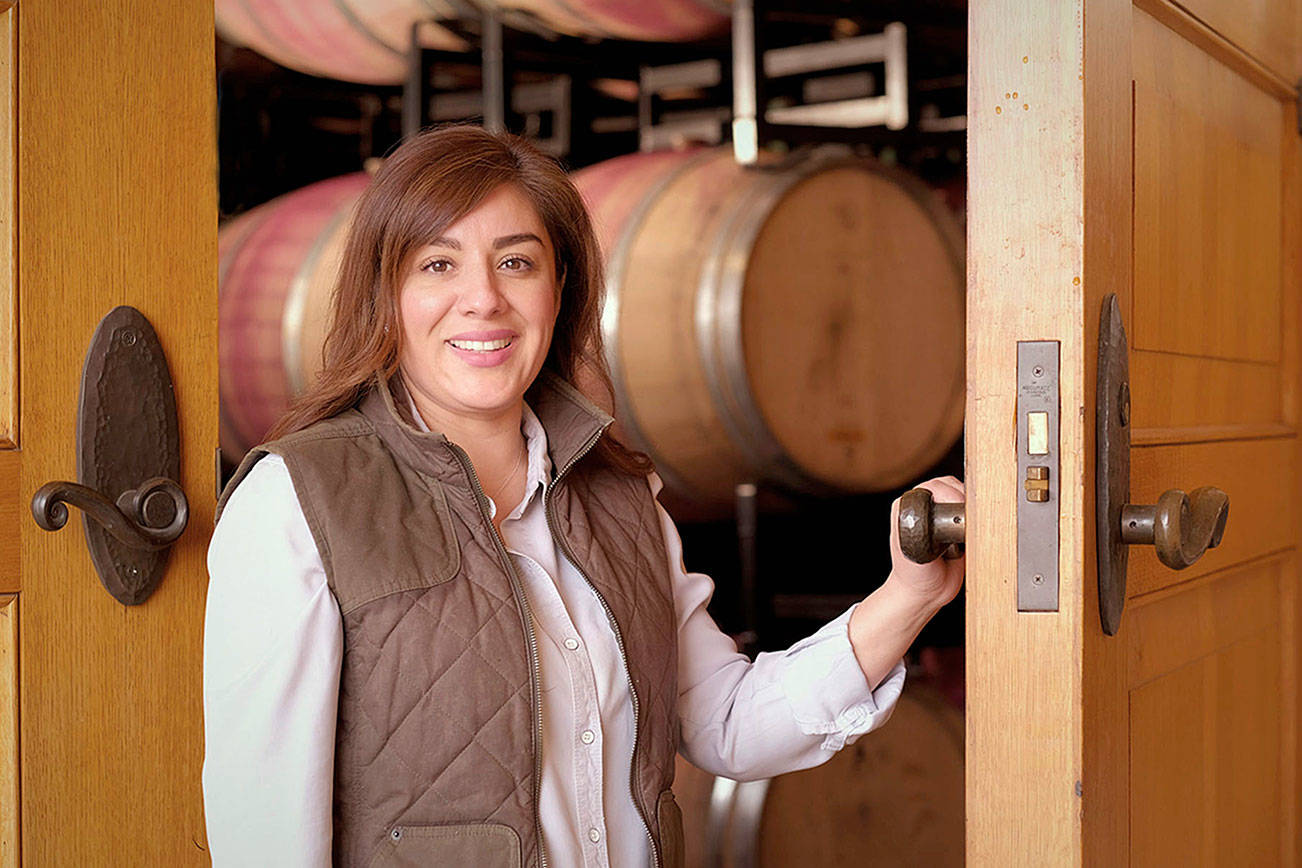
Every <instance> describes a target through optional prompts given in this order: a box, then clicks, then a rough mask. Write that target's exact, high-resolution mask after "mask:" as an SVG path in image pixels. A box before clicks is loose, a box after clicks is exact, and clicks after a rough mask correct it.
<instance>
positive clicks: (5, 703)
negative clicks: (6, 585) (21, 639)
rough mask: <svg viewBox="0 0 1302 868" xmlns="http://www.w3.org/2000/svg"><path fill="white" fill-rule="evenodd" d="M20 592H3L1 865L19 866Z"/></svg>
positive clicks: (0, 627)
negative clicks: (18, 593)
mask: <svg viewBox="0 0 1302 868" xmlns="http://www.w3.org/2000/svg"><path fill="white" fill-rule="evenodd" d="M18 818H19V814H18V595H17V594H4V595H0V868H17V865H18V832H19V825H18V823H19V820H18Z"/></svg>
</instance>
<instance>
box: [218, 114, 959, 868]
mask: <svg viewBox="0 0 1302 868" xmlns="http://www.w3.org/2000/svg"><path fill="white" fill-rule="evenodd" d="M601 286H602V279H601V261H600V254H599V250H598V248H597V243H596V241H595V238H594V235H593V231H592V227H591V224H590V220H589V217H588V215H587V213H586V211H585V209H584V207H583V204H582V201H581V199H580V197H579V195H578V193H577V192H576V191H575V189H574V187H573V185H572V184H571V183H570V181H569V179H568V178H567V177H566V175H565V174H564V172H563V171H562V170H561V169H560V168H559V167H558V165H557V164H556V163H555V162H554V161H552V160H551V159H550V158H548V157H546V156H544V155H542V154H540V153H539V152H537V151H536V150H534V149H533V148H532V147H531V146H530V145H528V144H527V143H526V142H524V141H523V140H521V139H518V138H515V137H512V136H507V135H500V136H497V135H491V134H489V133H487V132H485V131H483V130H482V129H480V128H478V127H469V126H456V127H445V128H442V129H436V130H432V131H427V132H425V133H422V134H420V135H418V136H415V137H413V138H412V139H410V140H408V141H407V142H405V143H404V144H403V145H402V146H401V147H400V148H398V149H397V150H396V151H395V152H394V154H393V155H392V156H391V157H390V158H389V159H388V160H387V161H386V162H385V164H384V166H383V168H382V169H381V170H380V172H379V173H378V174H377V175H376V177H375V180H374V182H373V184H372V185H371V187H370V188H369V189H368V190H367V192H366V193H365V194H364V195H363V196H362V199H361V200H360V202H359V203H358V206H357V211H356V215H355V219H354V225H353V228H352V230H351V234H350V236H349V239H348V243H347V247H346V250H345V253H344V258H343V264H342V268H341V272H340V278H339V283H338V286H337V288H336V295H335V299H334V312H333V317H334V319H333V322H334V326H333V328H332V331H331V333H330V335H329V338H328V339H327V342H326V365H325V369H324V372H323V374H322V376H321V378H320V379H319V381H318V383H317V384H316V386H315V387H314V389H313V390H312V391H311V392H310V393H308V394H307V395H306V396H304V398H303V399H302V400H301V401H299V402H298V403H297V404H296V405H295V407H294V408H293V409H292V410H291V411H290V413H289V414H288V415H287V416H286V417H285V419H283V420H282V421H281V422H280V424H279V425H278V426H277V428H276V430H275V431H273V432H272V434H271V435H270V436H271V440H270V442H268V443H266V444H263V445H262V446H261V447H258V448H257V449H255V450H254V451H253V452H251V453H250V455H249V456H248V457H247V458H246V459H245V460H244V462H243V463H242V464H241V466H240V469H239V470H238V471H237V473H236V476H235V478H234V479H233V480H232V482H231V484H230V485H229V486H228V487H227V490H226V491H225V493H224V494H223V497H222V500H221V502H220V503H219V504H218V516H219V523H218V525H217V528H216V531H215V533H214V535H213V539H212V544H211V548H210V550H209V571H210V574H211V582H210V585H209V595H208V612H207V624H206V634H205V655H204V702H205V716H206V729H207V745H206V758H205V764H204V790H205V807H206V811H207V820H208V833H209V845H210V850H211V852H212V855H213V860H214V863H215V864H219V865H220V864H276V865H278V866H285V865H299V864H302V865H323V864H329V863H330V861H331V857H332V855H333V859H334V860H335V861H336V862H337V863H339V864H346V865H374V864H410V865H418V864H420V865H503V866H506V865H509V866H516V865H530V866H533V865H540V864H550V865H556V866H570V865H613V866H634V865H650V864H657V865H665V866H675V865H678V864H680V861H681V838H680V835H681V830H680V816H679V815H678V810H677V806H676V805H675V804H674V801H673V796H672V794H671V792H670V784H671V781H672V777H673V764H674V754H675V751H676V750H682V752H683V754H684V756H686V757H687V758H688V759H689V760H691V761H692V762H693V763H695V764H696V765H698V766H700V767H701V768H703V769H705V770H707V771H710V772H714V773H717V774H724V775H728V776H730V777H734V778H741V779H745V778H756V777H764V776H769V775H773V774H778V773H781V772H785V771H791V770H794V769H797V768H804V767H808V766H812V765H816V764H818V763H820V762H823V761H825V760H827V759H828V758H829V757H831V756H832V755H833V753H835V751H836V750H838V749H839V748H841V747H842V746H843V745H845V744H848V743H850V742H852V741H853V740H854V739H856V738H857V737H858V736H860V735H862V734H863V733H865V732H867V731H869V730H870V729H872V728H874V727H876V726H879V725H880V724H881V723H883V722H884V721H885V719H886V718H887V717H888V716H889V714H890V710H891V708H892V706H893V704H894V702H895V700H896V698H897V697H898V696H899V692H900V689H901V687H902V684H903V678H904V669H903V666H902V663H901V657H902V655H903V653H904V651H905V650H906V649H907V648H908V646H909V644H910V643H911V642H912V641H913V639H914V638H915V637H916V635H917V633H918V631H919V630H920V629H921V627H922V625H923V624H925V623H926V621H927V620H928V619H929V618H930V617H931V615H932V614H934V613H935V611H936V610H937V609H939V607H940V606H942V605H943V604H944V603H946V602H948V601H949V600H950V599H952V598H953V596H954V595H955V594H956V593H957V591H958V588H959V585H960V584H961V582H962V576H963V566H962V561H961V560H956V561H947V562H946V561H939V562H936V563H933V564H928V565H923V566H919V565H916V564H912V563H909V562H908V561H906V560H904V559H903V558H902V557H901V556H900V554H899V548H898V543H897V542H896V540H895V536H894V533H892V536H891V540H892V541H891V546H892V554H893V556H894V569H893V570H892V573H891V575H890V577H889V578H888V579H887V581H886V582H885V584H884V585H882V586H881V587H880V588H879V589H878V590H876V591H874V592H873V594H871V595H870V596H869V597H868V598H867V599H865V600H864V601H863V602H861V603H859V604H858V605H857V606H855V607H853V608H852V609H850V610H849V611H847V612H846V613H845V614H843V615H842V616H841V617H840V618H838V619H836V620H835V621H833V622H831V623H830V624H828V625H826V626H825V627H824V628H822V629H821V630H819V631H818V632H817V633H815V634H814V635H813V636H811V637H809V638H807V639H805V640H802V641H801V642H799V643H797V644H796V645H795V646H793V647H792V648H791V649H788V650H787V651H786V652H783V653H770V654H761V655H759V656H758V657H757V658H756V660H755V661H754V662H751V661H749V660H748V659H747V658H746V657H745V656H743V655H741V654H739V653H737V650H736V647H735V645H734V644H733V642H732V641H731V640H730V639H728V637H727V636H725V635H724V634H723V633H721V632H720V631H719V630H718V628H717V627H716V626H715V624H714V622H713V621H712V620H711V619H710V616H709V615H708V614H707V612H706V609H705V606H706V603H707V602H708V601H709V599H710V596H711V594H712V592H713V586H712V584H711V582H710V580H709V578H708V577H706V576H703V575H700V574H695V573H688V572H686V570H685V568H684V567H683V563H682V556H681V550H680V543H679V539H678V535H677V532H676V530H675V528H674V525H673V523H672V521H671V520H670V519H669V517H668V515H667V514H666V513H665V512H664V510H663V509H662V508H660V506H659V505H658V503H657V502H656V499H655V497H656V493H657V492H658V490H659V486H660V483H659V480H658V479H657V478H656V476H655V474H654V473H652V472H651V471H650V467H649V465H648V463H647V462H646V460H645V458H643V457H641V456H639V455H637V454H634V453H632V452H630V451H628V450H627V449H625V448H623V447H622V446H621V445H620V444H619V443H618V442H616V441H615V440H614V439H612V438H611V436H610V434H609V431H608V426H609V424H610V417H609V416H607V415H606V414H605V413H604V412H602V411H601V410H600V409H598V408H597V407H596V406H595V405H593V404H592V403H590V402H589V401H588V400H587V399H586V398H585V397H584V396H583V395H581V394H580V393H579V392H578V391H577V390H576V389H575V388H574V387H573V385H571V384H572V383H574V382H575V381H578V380H580V379H582V380H583V381H585V382H593V381H596V382H598V383H599V384H601V385H602V386H604V387H606V388H608V387H609V379H608V377H607V375H606V374H605V372H604V368H603V365H602V362H601V358H602V356H601V347H600V332H599V330H598V320H599V314H600V305H601ZM926 485H927V487H929V488H931V489H932V491H933V492H934V493H935V495H936V497H937V499H939V500H951V501H952V500H961V499H962V497H963V491H962V484H961V483H959V482H958V481H957V480H955V479H953V478H952V477H947V478H945V479H943V480H932V481H930V482H929V483H926ZM847 831H848V832H851V833H852V830H847Z"/></svg>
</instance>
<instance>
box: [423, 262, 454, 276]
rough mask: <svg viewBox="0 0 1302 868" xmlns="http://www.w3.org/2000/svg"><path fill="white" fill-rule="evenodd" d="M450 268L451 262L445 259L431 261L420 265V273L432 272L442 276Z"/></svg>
mask: <svg viewBox="0 0 1302 868" xmlns="http://www.w3.org/2000/svg"><path fill="white" fill-rule="evenodd" d="M451 267H452V262H451V261H450V260H447V259H431V260H430V261H429V262H426V263H425V264H424V265H422V266H421V267H420V268H421V271H432V272H434V273H435V274H442V273H443V272H445V271H447V270H448V269H449V268H451Z"/></svg>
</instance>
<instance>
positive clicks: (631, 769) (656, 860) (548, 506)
mask: <svg viewBox="0 0 1302 868" xmlns="http://www.w3.org/2000/svg"><path fill="white" fill-rule="evenodd" d="M607 424H609V423H607ZM605 430H606V426H602V428H601V430H599V431H598V432H597V433H596V434H594V435H592V438H591V439H590V440H588V442H587V443H586V444H584V446H583V448H582V449H580V450H579V452H578V453H577V454H576V455H575V456H574V457H573V458H571V459H570V460H569V462H567V463H566V465H565V466H564V467H563V468H561V471H560V472H559V473H557V474H556V475H555V476H554V477H553V478H552V481H551V484H550V485H548V486H546V488H545V489H544V490H543V513H544V514H545V515H546V516H547V529H548V530H549V531H551V535H552V539H553V540H555V541H556V543H557V544H558V545H559V546H560V547H561V551H562V552H564V554H565V557H567V558H569V561H570V563H571V564H573V565H574V569H576V570H578V571H579V575H580V576H582V577H583V581H585V582H587V583H588V587H589V588H591V589H592V593H593V594H594V595H595V596H596V598H597V600H598V601H599V602H600V603H601V607H602V608H603V609H605V610H606V618H607V620H609V621H610V628H611V630H613V631H614V633H615V643H616V644H617V645H618V646H619V656H620V658H621V660H622V661H623V664H624V677H625V678H627V679H628V695H629V696H630V697H631V698H632V700H633V752H632V756H630V757H629V764H628V792H629V795H630V796H632V797H633V807H635V808H637V813H638V816H639V817H641V818H642V828H643V829H644V830H646V838H647V841H649V842H650V843H651V861H652V864H653V865H654V866H655V868H660V849H659V848H658V847H657V846H656V839H655V836H653V835H652V834H651V823H650V821H649V820H647V816H646V811H644V810H642V802H641V800H640V799H639V798H638V795H637V786H636V780H635V777H636V774H637V742H638V736H639V734H640V733H639V731H638V726H637V721H638V699H637V688H636V687H634V686H633V674H632V673H631V672H630V671H629V668H628V652H627V650H625V648H624V636H623V634H621V633H620V631H619V623H618V622H616V621H615V613H614V612H613V611H611V608H610V604H609V603H607V602H606V598H605V597H603V596H602V595H601V592H600V591H598V590H597V587H596V585H594V584H592V579H590V578H588V574H587V573H586V572H584V570H583V567H582V566H580V565H579V561H578V558H576V557H574V552H573V551H571V550H570V546H569V544H568V543H567V542H566V541H565V540H564V539H563V538H562V537H561V535H560V534H558V533H557V532H556V523H555V521H553V519H552V503H553V501H552V499H551V493H552V491H554V490H555V489H556V487H557V486H558V485H560V483H561V480H562V479H564V478H565V475H566V474H567V473H569V472H570V468H572V467H573V466H574V465H575V464H578V463H579V460H580V459H582V458H583V456H585V455H587V454H588V453H589V452H591V451H592V448H593V447H594V446H596V445H597V441H598V440H599V439H601V435H602V433H603V432H605Z"/></svg>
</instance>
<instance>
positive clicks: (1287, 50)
mask: <svg viewBox="0 0 1302 868" xmlns="http://www.w3.org/2000/svg"><path fill="white" fill-rule="evenodd" d="M1157 3H1165V4H1166V5H1168V6H1171V7H1174V10H1179V13H1181V17H1183V18H1185V19H1187V20H1188V23H1187V24H1185V25H1184V26H1185V27H1186V28H1188V27H1193V26H1196V25H1202V27H1204V28H1205V29H1207V30H1209V31H1212V32H1214V33H1216V34H1217V36H1218V37H1219V38H1220V39H1222V40H1224V41H1225V42H1226V43H1229V44H1230V45H1233V46H1234V47H1235V48H1236V49H1238V50H1239V51H1241V52H1242V53H1243V54H1245V55H1247V56H1248V57H1250V58H1252V59H1253V60H1254V61H1256V62H1257V63H1259V64H1261V66H1263V67H1265V68H1266V69H1268V70H1270V71H1271V72H1272V73H1274V74H1275V75H1277V76H1279V77H1280V78H1283V79H1285V80H1286V81H1296V80H1297V78H1298V76H1299V74H1302V66H1299V65H1298V60H1297V54H1298V44H1299V40H1300V39H1302V30H1300V29H1299V26H1300V25H1302V22H1300V21H1299V19H1298V12H1299V9H1300V8H1302V4H1299V3H1298V2H1297V0H1179V2H1178V3H1176V2H1173V0H1145V2H1142V3H1136V5H1137V6H1141V7H1144V6H1156V5H1157ZM1174 10H1173V11H1174Z"/></svg>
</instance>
